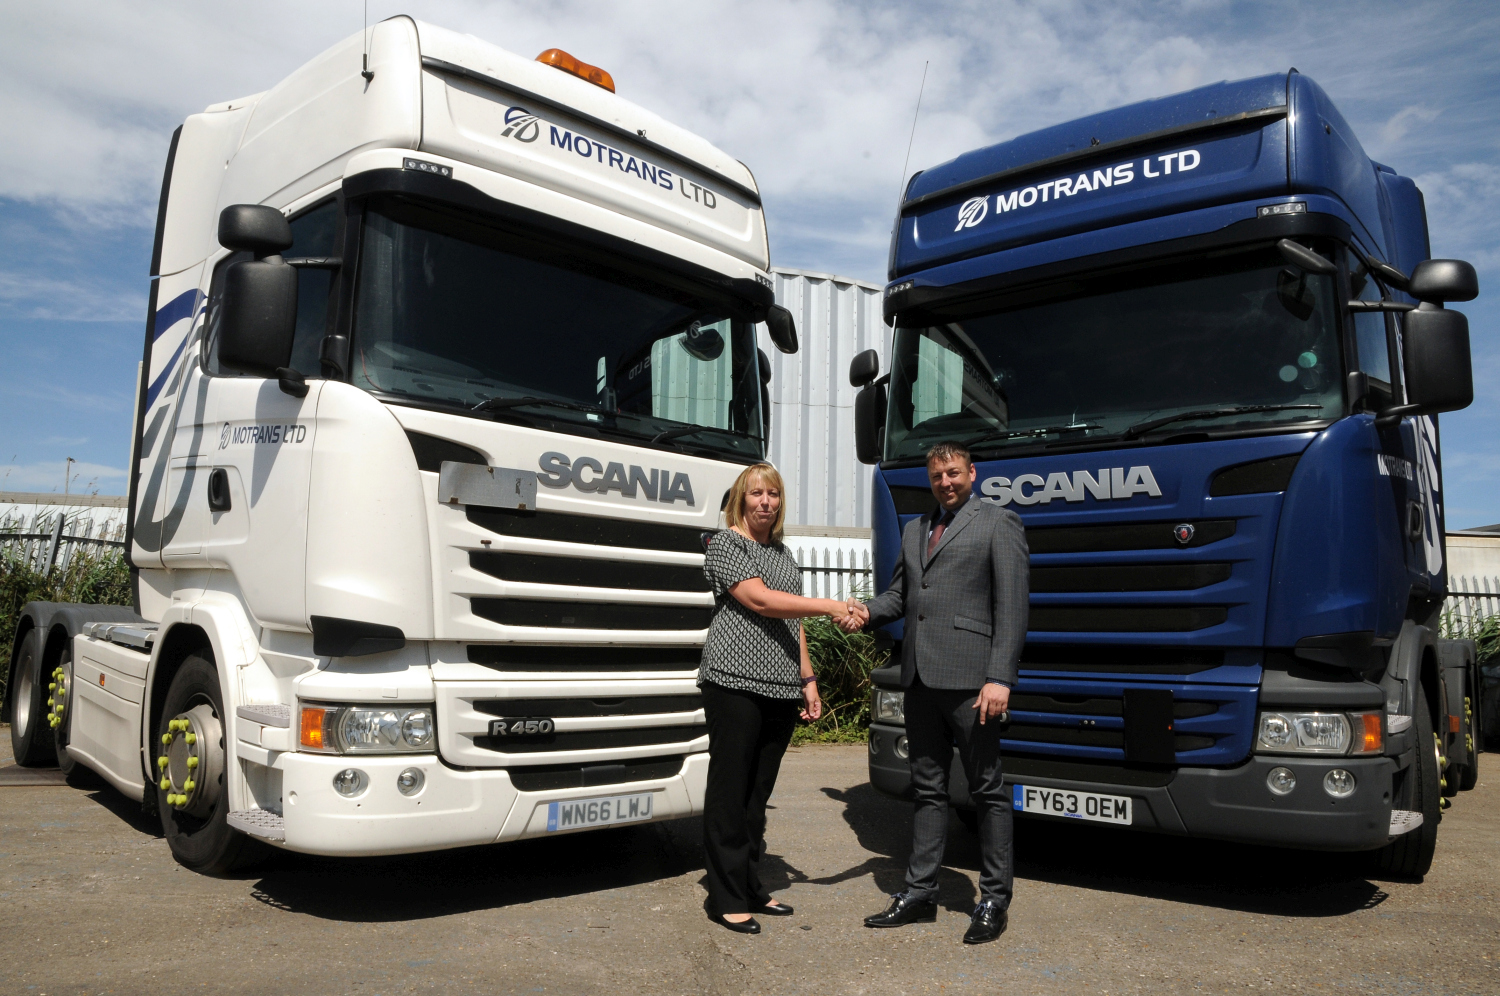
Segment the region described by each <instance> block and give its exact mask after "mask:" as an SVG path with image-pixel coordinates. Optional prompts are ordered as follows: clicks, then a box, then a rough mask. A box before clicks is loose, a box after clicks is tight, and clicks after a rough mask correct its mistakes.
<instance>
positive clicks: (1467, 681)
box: [1458, 671, 1484, 792]
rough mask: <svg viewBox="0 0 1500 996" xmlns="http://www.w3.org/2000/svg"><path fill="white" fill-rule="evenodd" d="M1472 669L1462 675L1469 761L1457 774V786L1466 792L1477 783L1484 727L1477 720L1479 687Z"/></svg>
mask: <svg viewBox="0 0 1500 996" xmlns="http://www.w3.org/2000/svg"><path fill="white" fill-rule="evenodd" d="M1473 673H1474V672H1473V671H1470V672H1469V674H1467V675H1465V677H1464V727H1465V729H1464V735H1465V736H1467V737H1468V738H1469V741H1468V747H1469V763H1468V764H1466V765H1464V766H1463V768H1462V769H1461V770H1460V771H1459V774H1458V788H1459V791H1461V792H1467V791H1469V790H1470V789H1472V788H1473V787H1474V786H1476V785H1478V784H1479V755H1480V754H1482V753H1483V752H1484V727H1483V724H1482V723H1480V721H1479V715H1480V709H1479V689H1477V688H1475V687H1474V679H1473Z"/></svg>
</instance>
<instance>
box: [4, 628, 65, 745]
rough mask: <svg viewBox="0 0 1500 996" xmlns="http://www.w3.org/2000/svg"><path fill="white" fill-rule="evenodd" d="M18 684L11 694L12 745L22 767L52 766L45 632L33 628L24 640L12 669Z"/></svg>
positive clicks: (52, 742) (52, 743)
mask: <svg viewBox="0 0 1500 996" xmlns="http://www.w3.org/2000/svg"><path fill="white" fill-rule="evenodd" d="M11 675H12V676H13V678H14V680H15V683H16V687H15V690H14V691H13V692H12V693H11V717H10V747H11V753H12V754H14V755H15V759H16V763H17V764H19V765H20V766H21V767H23V768H50V767H51V766H52V765H54V764H56V763H57V748H56V746H55V742H54V740H53V737H52V727H51V726H50V725H49V724H48V721H47V717H48V715H49V713H50V712H51V709H52V706H51V705H50V704H49V703H48V701H47V700H48V699H49V698H51V696H50V695H49V694H48V691H47V684H48V681H49V680H50V679H47V678H46V677H44V676H43V674H42V633H41V631H40V630H37V629H33V630H32V631H31V632H29V633H27V634H26V636H25V637H24V638H22V640H21V648H20V650H19V651H18V652H17V654H16V663H15V666H14V667H13V668H12V669H11Z"/></svg>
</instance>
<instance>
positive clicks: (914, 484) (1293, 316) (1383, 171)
mask: <svg viewBox="0 0 1500 996" xmlns="http://www.w3.org/2000/svg"><path fill="white" fill-rule="evenodd" d="M1430 256H1431V253H1430V250H1429V244H1428V233H1427V221H1426V215H1425V209H1424V205H1423V199H1422V193H1421V191H1420V190H1419V189H1418V188H1417V186H1416V185H1415V184H1414V183H1413V182H1412V181H1411V180H1410V179H1408V178H1406V177H1404V176H1401V175H1400V174H1398V173H1396V172H1395V171H1393V170H1392V169H1390V168H1389V167H1387V166H1384V165H1381V164H1379V163H1376V162H1373V161H1371V160H1370V159H1369V158H1368V157H1367V156H1366V154H1365V152H1364V151H1363V149H1362V147H1361V146H1360V143H1359V140H1358V139H1357V138H1356V137H1355V135H1354V132H1353V131H1352V130H1351V129H1350V127H1349V125H1348V123H1347V122H1346V121H1345V120H1344V118H1343V116H1342V115H1340V113H1339V112H1338V110H1337V109H1336V108H1335V107H1334V105H1333V103H1332V102H1331V101H1330V99H1329V97H1328V95H1327V94H1326V93H1325V92H1324V91H1323V90H1322V89H1321V88H1320V87H1319V86H1318V85H1317V84H1316V83H1314V82H1313V81H1312V80H1311V79H1309V78H1308V77H1306V76H1304V75H1301V74H1299V73H1298V72H1297V71H1296V70H1292V71H1290V72H1288V73H1280V74H1275V75H1269V76H1262V77H1259V78H1255V79H1248V80H1242V81H1238V82H1224V83H1217V84H1213V85H1210V86H1204V87H1200V88H1198V89H1195V90H1191V91H1188V92H1186V93H1181V94H1177V95H1175V96H1171V97H1164V98H1161V99H1158V100H1150V101H1145V102H1143V103H1139V104H1134V105H1131V106H1128V107H1123V108H1119V109H1116V110H1112V111H1107V112H1104V113H1100V114H1096V115H1093V116H1091V117H1086V118H1081V119H1079V120H1077V121H1073V122H1070V123H1067V124H1062V125H1058V126H1056V127H1052V128H1047V129H1043V130H1041V131H1037V132H1033V133H1031V134H1027V135H1022V136H1020V137H1018V138H1015V139H1012V140H1011V141H1008V142H1002V143H1000V144H998V145H992V146H989V147H987V148H983V149H978V150H975V151H973V152H968V153H965V154H963V155H961V156H959V157H957V158H956V159H953V160H952V161H950V162H947V163H944V164H942V165H940V166H936V167H934V168H932V169H928V170H926V171H923V172H920V173H918V174H916V175H915V176H913V177H912V178H911V180H910V181H909V183H908V184H907V187H906V190H905V193H904V196H903V201H902V204H901V207H900V213H899V215H898V217H897V221H896V227H895V231H894V233H893V237H892V242H891V255H890V280H889V283H888V284H887V286H886V288H885V296H884V312H885V318H886V321H887V323H888V324H890V325H892V326H893V328H894V340H893V343H892V350H891V354H890V355H891V368H890V370H889V371H888V372H885V373H884V374H882V372H881V371H880V369H879V359H878V357H877V355H876V354H875V353H874V352H873V351H870V352H867V353H863V354H860V355H859V356H857V357H855V358H854V360H853V362H852V364H851V368H850V379H851V381H852V382H853V383H854V385H855V386H856V387H860V388H861V390H860V392H859V394H858V395H857V401H856V412H855V422H856V449H857V451H858V453H859V457H860V459H861V460H863V461H864V462H865V463H872V464H877V465H878V466H877V467H876V470H875V474H874V479H875V487H874V489H873V491H874V497H873V522H874V559H875V565H876V576H875V581H876V584H877V586H878V587H880V588H883V586H884V585H885V584H887V583H888V582H889V579H890V575H891V571H892V568H893V565H894V563H895V558H896V554H897V549H898V545H899V537H900V532H901V529H902V528H903V526H905V524H906V523H907V522H909V521H910V520H911V519H912V518H913V517H915V516H918V515H921V514H923V513H925V512H927V511H929V510H931V509H932V508H933V507H934V499H933V497H932V494H931V492H930V490H929V488H928V482H927V474H926V468H925V460H924V454H925V453H926V451H927V450H928V448H929V447H931V446H932V445H933V444H935V443H937V442H939V441H943V440H952V441H956V442H959V443H961V444H964V445H966V446H967V447H968V448H969V449H970V451H971V452H972V453H973V456H974V460H975V464H976V466H977V468H978V478H977V481H976V492H977V493H978V494H979V495H980V497H981V498H982V500H985V501H989V502H992V503H995V504H997V505H1000V506H1003V507H1006V508H1009V509H1011V510H1013V511H1015V512H1017V513H1019V515H1020V516H1021V519H1022V521H1023V523H1024V524H1025V527H1026V535H1027V541H1028V544H1029V547H1030V555H1031V612H1030V621H1029V626H1028V632H1027V638H1026V643H1025V649H1024V651H1023V653H1022V657H1021V664H1020V681H1019V684H1018V686H1017V687H1016V688H1015V689H1014V690H1013V692H1012V696H1011V700H1010V703H1011V704H1010V713H1009V717H1008V722H1007V724H1006V725H1005V727H1004V732H1003V734H1002V736H1003V742H1002V747H1003V751H1004V756H1005V761H1004V768H1005V778H1006V782H1007V784H1008V785H1009V786H1010V790H1011V792H1012V798H1013V800H1014V801H1013V805H1014V808H1015V809H1016V810H1017V812H1018V813H1022V814H1028V815H1035V816H1037V817H1038V818H1043V819H1047V818H1051V819H1065V818H1072V819H1081V820H1085V821H1093V822H1099V823H1105V824H1113V825H1121V826H1129V827H1133V828H1137V829H1145V830H1153V831H1160V832H1165V833H1173V834H1181V835H1188V836H1194V837H1203V838H1214V839H1220V840H1228V841H1237V842H1248V843H1256V844H1268V845H1278V846H1285V847H1295V848H1306V849H1316V850H1343V851H1369V852H1373V853H1374V854H1375V855H1376V856H1377V860H1378V864H1379V867H1381V868H1382V869H1384V870H1385V871H1386V872H1388V873H1391V874H1395V875H1405V876H1421V875H1423V874H1425V873H1426V871H1427V870H1428V868H1429V867H1430V865H1431V863H1432V858H1433V852H1434V849H1435V846H1436V840H1437V824H1438V822H1439V820H1440V818H1441V813H1442V810H1443V809H1444V808H1446V806H1447V804H1448V797H1449V796H1451V795H1453V794H1455V793H1456V792H1458V791H1459V790H1460V789H1461V788H1467V787H1471V786H1472V785H1473V784H1474V781H1475V779H1476V777H1477V775H1478V766H1479V759H1480V749H1481V747H1480V745H1481V743H1482V732H1483V731H1482V730H1480V729H1478V726H1479V724H1480V720H1479V718H1478V709H1477V705H1478V692H1479V688H1480V686H1479V674H1478V671H1477V668H1476V665H1475V655H1474V647H1473V645H1472V643H1469V642H1466V641H1459V640H1447V639H1443V638H1442V636H1441V635H1440V621H1441V609H1442V604H1443V599H1444V596H1445V593H1446V588H1447V573H1446V570H1445V565H1444V555H1443V552H1444V545H1443V539H1444V526H1443V492H1442V473H1441V456H1440V453H1441V450H1440V446H1439V430H1438V414H1439V413H1441V412H1446V411H1454V410H1457V409H1461V408H1463V407H1465V406H1467V405H1468V404H1469V403H1470V402H1471V401H1472V398H1473V380H1472V371H1471V367H1470V357H1469V338H1468V322H1467V319H1466V318H1465V317H1464V316H1463V315H1462V314H1461V313H1460V312H1457V311H1453V310H1451V309H1448V308H1446V307H1444V306H1445V304H1447V303H1449V302H1457V301H1467V300H1472V299H1473V298H1474V297H1475V296H1476V295H1477V294H1478V281H1477V277H1476V275H1475V272H1474V269H1473V267H1471V266H1470V265H1469V264H1467V263H1465V262H1462V261H1459V260H1440V259H1439V260H1434V259H1431V258H1430ZM901 636H902V633H901V627H900V625H899V624H897V625H895V626H892V627H889V628H887V629H886V630H884V631H882V632H881V633H880V634H879V637H880V639H881V640H882V642H884V643H886V644H887V645H891V644H894V643H896V642H899V641H900V639H901ZM896 672H897V669H894V668H891V669H882V670H879V671H877V672H876V673H875V674H874V676H873V683H874V685H875V688H874V690H873V694H874V701H873V703H872V707H873V714H872V715H873V723H872V726H871V732H870V776H871V781H872V783H873V784H874V785H875V786H876V788H878V789H879V790H881V791H883V792H886V793H889V794H893V795H898V796H899V795H904V794H906V793H908V791H909V771H908V767H907V762H906V741H905V737H904V730H903V706H902V692H901V689H900V686H899V681H898V676H897V673H896ZM952 780H953V795H954V805H955V807H956V808H957V809H958V811H959V815H960V817H963V816H965V815H966V814H965V809H966V807H971V806H972V803H971V802H970V801H969V799H968V795H967V788H966V786H965V784H964V780H963V773H962V770H961V768H960V767H959V766H957V765H955V766H954V769H953V772H952ZM967 815H968V816H969V818H970V819H971V820H972V815H973V814H972V811H971V810H970V811H969V812H968V814H967Z"/></svg>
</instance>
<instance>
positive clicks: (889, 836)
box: [0, 737, 1500, 996]
mask: <svg viewBox="0 0 1500 996" xmlns="http://www.w3.org/2000/svg"><path fill="white" fill-rule="evenodd" d="M5 739H6V740H7V741H8V737H6V738H5ZM0 753H9V752H8V751H0ZM1484 760H1485V764H1486V769H1485V773H1486V774H1487V775H1491V776H1500V757H1496V756H1495V755H1488V756H1486V757H1485V759H1484ZM3 761H4V759H3V758H0V763H3ZM772 802H773V805H774V807H775V809H774V811H773V812H772V813H771V824H770V833H769V843H770V861H769V864H770V880H771V881H772V882H773V883H774V884H775V885H776V887H777V888H776V893H777V895H778V896H779V897H780V898H782V899H784V900H785V901H787V902H789V903H791V904H793V905H794V906H796V908H797V915H796V916H794V917H792V918H790V919H783V920H773V919H769V918H766V919H763V923H764V926H765V932H764V933H762V934H761V935H760V936H758V937H742V936H738V935H734V934H730V933H729V932H727V931H725V930H723V929H721V928H719V927H716V926H714V925H712V924H710V923H709V922H708V921H707V920H706V919H705V917H704V915H703V911H702V904H703V896H704V892H703V887H702V885H701V879H702V862H701V851H700V848H699V845H698V838H699V835H700V833H701V824H700V823H699V821H697V820H685V821H679V822H676V823H665V824H655V825H649V826H640V827H634V828H622V829H615V830H606V831H596V832H593V833H588V834H582V835H576V836H570V837H564V838H560V839H548V840H535V841H523V842H520V843H515V844H505V845H497V846H491V847H478V848H468V849H465V850H460V851H446V852H441V853H437V854H427V855H412V856H406V857H395V858H372V859H362V860H332V859H325V858H309V857H303V856H299V855H282V856H279V857H278V858H277V859H276V860H275V862H274V863H272V864H271V865H269V866H267V867H265V868H262V869H259V870H258V871H257V872H255V873H253V874H246V875H242V876H238V877H235V878H229V879H212V878H205V877H202V876H199V875H195V874H193V873H191V872H187V871H184V870H182V869H180V868H179V867H178V866H177V865H176V864H175V863H174V862H173V861H172V858H171V856H170V854H169V853H168V851H167V846H166V844H165V842H164V841H163V840H162V839H161V837H160V835H159V830H158V829H157V827H156V826H154V825H153V824H151V823H149V822H147V821H146V820H144V819H142V818H141V816H140V815H139V807H138V806H135V805H132V804H130V803H127V802H126V801H125V800H124V799H123V798H122V797H121V796H120V795H119V794H118V793H116V792H114V791H113V790H112V789H109V788H98V789H93V790H77V789H72V788H68V787H65V786H10V787H0V828H3V837H0V855H3V864H0V939H3V941H4V945H5V952H4V958H3V960H0V991H3V992H5V993H28V994H29V993H36V994H41V996H45V994H63V993H68V994H73V993H152V994H161V993H187V992H193V993H198V992H203V993H220V992H225V993H268V994H281V993H289V992H304V991H306V992H316V993H319V994H320V996H321V994H345V993H358V994H379V993H406V992H442V993H471V992H473V993H510V992H543V993H548V992H551V993H568V994H571V993H650V994H652V996H664V994H674V993H735V994H738V993H747V992H756V993H766V994H781V993H800V992H816V993H820V994H827V993H837V994H845V993H848V994H859V993H891V994H897V993H924V992H940V991H951V992H954V993H958V992H964V991H973V992H987V993H990V992H995V991H997V990H999V989H1001V988H1002V987H1004V988H1005V989H1007V990H1009V991H1012V992H1018V993H1050V992H1067V993H1077V992H1090V993H1113V994H1119V993H1126V992H1152V993H1160V992H1203V991H1210V992H1218V991H1231V990H1233V991H1243V990H1246V989H1275V990H1278V991H1279V992H1281V993H1290V992H1381V993H1385V992H1391V993H1397V992H1399V993H1408V992H1420V993H1496V992H1500V910H1497V907H1496V905H1495V898H1496V892H1497V890H1500V853H1497V848H1496V841H1497V837H1500V787H1496V785H1495V781H1494V778H1493V777H1492V778H1489V779H1487V780H1482V781H1481V784H1480V786H1479V788H1477V789H1476V790H1474V791H1473V792H1469V793H1465V794H1464V795H1462V796H1460V797H1459V798H1458V799H1457V800H1456V804H1455V806H1454V807H1453V809H1451V810H1449V812H1448V813H1447V815H1446V817H1445V819H1444V822H1443V827H1442V833H1441V835H1440V837H1439V845H1438V855H1437V862H1436V864H1435V865H1434V866H1433V870H1432V872H1431V874H1429V875H1428V876H1427V878H1426V880H1425V881H1424V882H1421V883H1416V882H1401V881H1385V880H1382V879H1380V878H1377V877H1373V876H1372V874H1371V873H1370V871H1369V870H1368V865H1367V864H1366V863H1364V862H1363V861H1362V860H1361V858H1360V857H1359V856H1349V855H1319V854H1301V853H1296V852H1287V851H1276V850H1270V849H1259V848H1247V847H1239V846H1233V845H1226V844H1215V843H1207V842H1199V841H1188V840H1182V839H1177V838H1170V837H1161V836H1153V835H1149V834H1143V833H1136V832H1132V831H1125V830H1119V829H1116V828H1111V827H1092V826H1079V825H1077V824H1072V823H1067V824H1061V823H1043V822H1035V821H1018V825H1017V876H1016V902H1015V905H1014V906H1013V907H1012V910H1011V926H1010V929H1009V931H1008V932H1007V933H1006V934H1005V935H1004V936H1003V937H1002V938H1001V939H1000V940H999V941H997V942H995V943H993V944H989V945H984V946H981V947H965V946H963V945H962V944H961V943H960V942H959V938H960V937H961V936H962V934H963V930H964V928H965V926H967V922H968V921H967V914H968V911H969V909H970V908H971V907H972V905H973V903H974V902H975V896H976V890H975V881H976V878H977V873H976V869H977V867H978V865H977V859H978V854H977V848H976V844H975V841H974V839H973V838H972V837H971V836H969V834H968V833H967V832H966V831H965V830H964V829H963V828H962V827H961V826H959V825H958V824H957V823H956V822H955V823H954V825H953V827H952V828H951V832H950V843H949V848H948V864H947V867H946V870H945V872H944V876H943V881H942V889H943V894H942V898H941V905H942V912H941V913H940V915H939V919H938V922H937V923H936V924H934V925H924V926H914V927H907V928H903V929H899V930H890V931H873V930H867V929H865V928H863V927H862V926H861V925H860V918H861V917H862V916H864V915H865V914H868V913H871V912H874V911H876V910H878V909H880V908H882V907H883V906H884V904H885V893H888V892H892V891H895V890H896V889H898V888H900V886H901V880H902V873H903V870H904V859H905V856H906V851H907V846H908V841H907V835H908V834H909V824H910V807H909V806H908V805H906V804H904V803H900V802H894V801H892V800H889V799H885V798H883V797H881V796H878V795H876V794H875V792H874V791H873V790H872V789H871V788H870V787H869V785H868V783H867V782H866V775H865V753H864V749H863V748H862V747H833V746H809V747H803V748H800V749H797V750H794V751H793V752H791V753H790V754H789V755H788V757H787V761H786V764H785V766H784V767H783V769H782V776H781V783H780V785H779V787H778V789H777V792H776V795H775V797H774V798H773V800H772Z"/></svg>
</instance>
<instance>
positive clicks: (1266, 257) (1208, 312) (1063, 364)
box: [885, 250, 1343, 460]
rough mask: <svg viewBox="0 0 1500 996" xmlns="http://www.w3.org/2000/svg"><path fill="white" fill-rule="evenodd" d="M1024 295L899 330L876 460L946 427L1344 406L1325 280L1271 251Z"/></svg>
mask: <svg viewBox="0 0 1500 996" xmlns="http://www.w3.org/2000/svg"><path fill="white" fill-rule="evenodd" d="M1023 294H1024V296H1022V295H1021V294H1017V295H1013V296H1012V297H1011V298H1010V299H1009V300H1001V301H999V302H994V301H992V302H990V303H989V304H988V306H987V307H984V308H980V309H975V312H976V313H974V314H973V315H972V316H967V315H963V314H961V313H960V314H959V315H958V316H957V317H955V318H954V320H952V321H949V322H947V323H946V324H934V325H929V326H926V327H915V328H898V329H897V330H896V338H895V349H894V352H893V354H892V355H893V361H892V372H891V387H890V391H891V400H890V407H889V413H888V416H887V421H886V434H885V457H886V459H887V460H910V459H920V458H921V457H922V456H923V454H924V453H925V452H926V450H927V448H928V447H930V446H932V445H933V444H934V443H937V442H939V441H942V440H949V439H951V440H955V441H958V442H962V443H966V444H968V445H969V446H970V447H971V448H972V449H973V450H975V451H978V452H989V451H1005V450H1012V449H1019V448H1021V447H1028V448H1029V447H1036V446H1039V445H1040V446H1057V445H1074V444H1086V443H1087V442H1089V441H1102V440H1104V439H1109V438H1115V439H1118V438H1121V437H1124V438H1132V437H1136V436H1139V437H1140V438H1143V439H1146V440H1147V441H1150V439H1151V438H1152V437H1153V436H1157V437H1165V436H1170V435H1173V434H1179V433H1182V432H1196V431H1205V430H1212V431H1221V430H1232V431H1245V430H1246V429H1259V428H1262V427H1264V428H1267V429H1272V428H1282V427H1285V426H1287V425H1290V424H1294V423H1298V422H1305V421H1311V420H1317V419H1332V418H1337V417H1338V416H1339V415H1341V414H1342V411H1343V384H1342V380H1343V378H1342V373H1343V363H1342V359H1341V356H1340V351H1339V341H1340V337H1339V334H1338V330H1339V326H1338V314H1339V313H1338V310H1337V308H1336V307H1335V303H1334V279H1333V277H1331V276H1314V275H1311V274H1304V273H1302V272H1301V271H1299V270H1293V269H1291V268H1289V267H1287V266H1286V265H1285V263H1284V262H1283V261H1282V260H1281V258H1280V257H1279V256H1278V255H1277V254H1276V253H1275V251H1274V250H1266V251H1264V252H1253V253H1240V254H1236V255H1234V256H1232V257H1224V258H1220V259H1217V260H1211V261H1208V262H1205V263H1199V264H1196V265H1194V266H1192V267H1184V266H1183V265H1181V264H1177V265H1173V266H1171V267H1161V268H1157V269H1155V270H1152V271H1147V272H1145V273H1143V272H1142V271H1139V270H1137V271H1134V272H1131V273H1128V274H1124V275H1112V276H1109V277H1103V278H1097V279H1092V280H1090V279H1084V280H1078V279H1073V280H1070V281H1068V282H1067V283H1066V284H1065V285H1061V286H1052V287H1048V288H1044V289H1042V290H1039V291H1027V292H1023ZM1018 298H1020V300H1017V299H1018ZM997 303H998V304H999V307H996V304H997ZM1170 416H1182V417H1178V418H1169V417H1170ZM1163 420H1165V421H1163ZM1158 421H1160V422H1161V424H1160V425H1150V424H1149V423H1153V422H1158ZM1132 427H1133V429H1132Z"/></svg>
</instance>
